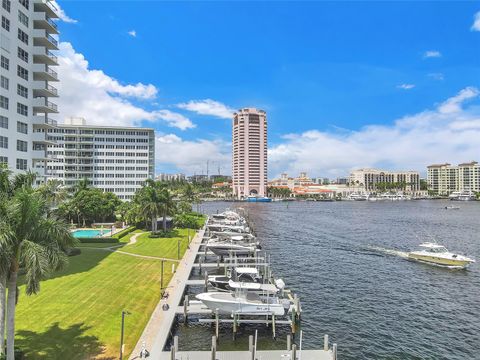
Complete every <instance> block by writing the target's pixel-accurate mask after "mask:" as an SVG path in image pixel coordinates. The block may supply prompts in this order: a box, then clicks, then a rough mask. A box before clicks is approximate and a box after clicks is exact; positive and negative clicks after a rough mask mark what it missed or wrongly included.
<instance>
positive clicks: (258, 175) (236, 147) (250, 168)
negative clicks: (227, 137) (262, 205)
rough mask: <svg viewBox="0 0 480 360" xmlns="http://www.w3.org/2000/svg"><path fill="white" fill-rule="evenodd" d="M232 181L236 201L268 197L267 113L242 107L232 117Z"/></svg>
mask: <svg viewBox="0 0 480 360" xmlns="http://www.w3.org/2000/svg"><path fill="white" fill-rule="evenodd" d="M232 179H233V193H234V194H235V196H237V198H239V199H241V198H245V197H247V196H266V195H267V113H266V112H265V111H263V110H257V109H255V108H244V109H241V110H239V111H238V112H236V113H234V114H233V127H232Z"/></svg>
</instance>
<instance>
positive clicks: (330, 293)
mask: <svg viewBox="0 0 480 360" xmlns="http://www.w3.org/2000/svg"><path fill="white" fill-rule="evenodd" d="M445 205H450V203H449V202H448V201H404V202H375V203H372V202H330V203H329V202H290V203H268V204H260V203H259V204H243V203H242V204H240V203H235V204H232V203H207V204H204V205H203V210H204V211H205V212H207V213H214V212H216V210H217V209H218V210H219V211H223V210H224V209H225V208H226V207H235V206H242V207H244V208H245V209H247V210H248V213H249V215H250V218H251V220H252V221H253V222H254V225H255V230H256V232H257V235H258V237H259V238H260V240H261V241H262V242H263V245H264V248H265V249H267V250H268V252H269V253H270V254H271V260H272V269H273V271H274V274H275V276H276V277H281V278H283V279H284V280H285V282H286V284H287V286H288V287H289V288H291V289H292V290H294V291H295V292H297V293H298V294H299V296H300V297H301V301H302V305H303V310H304V313H303V318H302V329H303V332H304V339H303V341H304V346H305V348H320V347H321V346H322V344H323V334H329V335H330V339H331V340H332V341H333V342H336V343H337V344H338V348H339V356H340V357H339V358H340V359H449V360H450V359H459V360H460V359H462V360H463V359H480V202H468V203H461V204H458V205H459V206H460V207H461V209H460V210H445V209H444V206H445ZM432 239H436V240H437V241H438V242H439V243H441V244H443V245H445V246H446V247H447V248H448V249H450V250H452V251H458V252H463V253H466V254H468V255H469V256H471V257H473V258H475V259H477V261H479V263H476V264H473V266H471V267H470V268H469V270H449V269H444V268H439V267H433V266H429V265H425V264H421V263H415V262H410V261H408V260H406V259H405V258H404V257H402V256H401V255H402V254H403V253H402V252H405V251H409V250H411V249H414V248H416V246H417V245H418V244H419V243H420V242H424V241H431V240H432ZM192 292H193V293H195V292H198V289H192ZM254 329H255V328H254V327H245V326H242V327H241V329H240V332H241V334H242V335H243V336H241V337H240V339H237V341H236V342H233V341H232V340H231V337H232V332H231V328H230V327H226V328H224V329H222V330H221V333H222V335H221V339H220V348H223V349H242V350H245V349H247V345H246V344H247V343H248V336H247V335H249V334H252V333H253V332H254ZM259 329H260V339H261V340H260V342H259V348H284V347H285V342H286V341H285V337H286V334H287V333H288V329H284V330H282V331H280V333H279V339H277V340H276V341H275V342H273V341H271V340H270V336H271V334H270V332H269V330H268V329H265V326H262V327H259ZM176 333H177V334H179V335H180V348H181V349H185V350H187V349H198V348H202V349H204V350H208V349H209V346H210V345H209V344H210V339H211V335H212V333H213V329H212V328H210V326H209V325H200V324H192V325H188V326H183V325H179V326H178V327H177V328H176Z"/></svg>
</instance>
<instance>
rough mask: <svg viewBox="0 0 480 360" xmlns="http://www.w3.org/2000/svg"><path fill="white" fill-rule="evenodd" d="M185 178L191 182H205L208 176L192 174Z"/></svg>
mask: <svg viewBox="0 0 480 360" xmlns="http://www.w3.org/2000/svg"><path fill="white" fill-rule="evenodd" d="M187 180H188V181H189V182H192V183H196V182H207V181H208V176H207V175H192V176H188V177H187Z"/></svg>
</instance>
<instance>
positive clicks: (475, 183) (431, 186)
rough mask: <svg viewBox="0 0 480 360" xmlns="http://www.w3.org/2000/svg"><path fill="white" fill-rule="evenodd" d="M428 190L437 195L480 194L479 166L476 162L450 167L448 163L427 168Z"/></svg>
mask: <svg viewBox="0 0 480 360" xmlns="http://www.w3.org/2000/svg"><path fill="white" fill-rule="evenodd" d="M427 184H428V190H429V191H431V192H433V193H434V194H438V195H450V194H451V193H452V192H454V191H474V192H480V165H479V164H478V162H476V161H472V162H469V163H463V164H459V165H457V166H452V165H450V164H448V163H445V164H433V165H430V166H428V167H427Z"/></svg>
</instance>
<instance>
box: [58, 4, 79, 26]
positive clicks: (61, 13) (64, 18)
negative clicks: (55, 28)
mask: <svg viewBox="0 0 480 360" xmlns="http://www.w3.org/2000/svg"><path fill="white" fill-rule="evenodd" d="M52 4H53V6H55V7H56V8H57V14H58V17H59V19H60V20H61V21H63V22H66V23H71V24H76V23H77V22H78V20H75V19H72V18H71V17H70V16H68V15H67V14H66V13H65V11H64V10H63V9H62V8H61V7H60V5H58V3H57V2H56V1H55V0H54V1H52Z"/></svg>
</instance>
